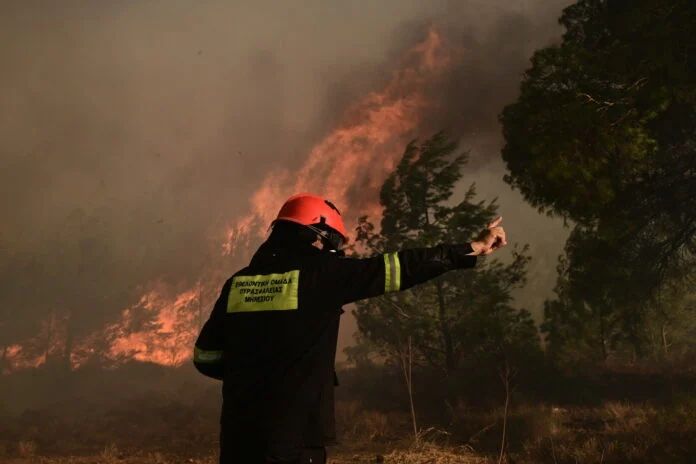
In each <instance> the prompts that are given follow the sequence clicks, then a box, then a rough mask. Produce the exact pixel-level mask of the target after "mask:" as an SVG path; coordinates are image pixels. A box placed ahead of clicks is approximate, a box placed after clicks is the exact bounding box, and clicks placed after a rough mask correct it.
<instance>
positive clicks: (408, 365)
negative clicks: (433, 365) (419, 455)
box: [399, 337, 418, 443]
mask: <svg viewBox="0 0 696 464" xmlns="http://www.w3.org/2000/svg"><path fill="white" fill-rule="evenodd" d="M399 357H400V358H401V359H400V361H401V370H402V372H403V374H404V382H405V383H406V391H407V392H408V403H409V406H410V408H411V424H412V425H413V439H414V441H415V442H416V443H418V421H417V420H416V406H415V403H414V401H413V344H412V343H411V337H408V351H407V352H406V353H404V352H403V350H400V353H399Z"/></svg>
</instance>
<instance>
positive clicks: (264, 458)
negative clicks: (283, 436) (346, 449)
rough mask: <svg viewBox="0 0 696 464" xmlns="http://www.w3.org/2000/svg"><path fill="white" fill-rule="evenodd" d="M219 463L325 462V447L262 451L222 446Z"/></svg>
mask: <svg viewBox="0 0 696 464" xmlns="http://www.w3.org/2000/svg"><path fill="white" fill-rule="evenodd" d="M220 464H326V449H325V448H304V449H302V450H300V451H299V456H298V453H297V452H290V451H289V452H286V453H279V452H277V451H276V452H264V451H262V450H259V449H249V448H247V447H244V448H242V447H241V446H240V447H230V446H223V447H221V448H220Z"/></svg>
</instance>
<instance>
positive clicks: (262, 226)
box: [10, 27, 451, 366]
mask: <svg viewBox="0 0 696 464" xmlns="http://www.w3.org/2000/svg"><path fill="white" fill-rule="evenodd" d="M450 61H451V56H450V55H449V54H448V53H447V50H445V48H444V46H443V41H442V38H441V36H440V35H439V34H438V32H437V30H436V29H435V28H434V27H431V28H430V29H429V30H428V32H427V35H426V37H425V40H423V41H422V42H421V43H419V44H418V45H416V46H415V47H413V48H412V49H411V50H409V52H408V53H407V54H406V56H405V57H404V60H403V63H402V66H401V68H400V69H398V70H396V71H394V72H393V73H392V78H391V80H390V82H389V83H388V85H387V86H386V88H385V89H384V90H383V91H382V92H372V93H370V94H368V95H366V96H364V97H363V98H362V99H360V100H359V101H357V102H356V103H354V104H353V105H351V106H350V107H349V108H348V109H347V110H346V112H345V114H344V116H343V118H342V123H341V124H340V125H339V127H337V128H336V129H335V130H334V131H333V132H331V133H330V134H328V135H327V136H326V137H325V138H324V139H323V140H321V141H320V142H319V143H317V144H316V145H315V146H314V148H313V149H312V150H311V151H310V153H309V155H308V157H307V159H306V161H305V163H304V165H303V166H302V167H300V168H299V169H297V170H292V169H283V170H278V171H274V172H270V173H269V174H268V175H267V177H266V178H265V180H264V181H263V184H262V185H261V186H260V187H259V189H258V190H257V191H256V192H255V193H253V194H252V195H251V199H250V212H249V214H248V215H246V216H245V217H243V218H241V219H239V220H237V221H236V222H235V224H234V225H230V226H228V227H227V231H226V234H225V239H224V244H223V254H224V255H234V256H237V257H239V256H240V255H241V254H242V253H243V252H244V250H245V249H246V248H248V247H249V245H250V243H251V241H252V240H254V239H258V238H262V237H264V236H265V234H266V232H267V228H268V225H269V224H270V222H271V221H272V220H273V218H274V216H275V214H276V213H277V211H278V209H279V208H280V205H281V204H282V203H283V202H284V201H285V199H287V198H288V197H289V196H291V195H292V194H295V193H301V192H311V193H316V194H319V195H322V196H325V197H326V198H329V199H330V200H331V201H333V202H334V203H335V204H336V205H337V206H338V207H339V209H340V210H341V211H342V212H344V211H346V212H349V213H348V214H344V217H345V219H346V222H347V226H348V229H349V230H351V229H352V227H351V226H353V225H354V223H355V221H356V219H357V217H359V216H360V215H363V214H368V215H370V216H371V217H373V218H375V217H379V216H380V215H381V208H380V206H379V203H378V195H377V192H378V190H379V187H380V186H381V184H382V182H383V181H384V179H385V178H386V176H387V175H388V174H389V173H390V172H391V171H392V170H393V169H394V166H395V163H396V162H397V161H398V159H399V157H400V156H401V155H402V153H403V150H404V146H405V143H406V142H407V141H408V140H409V139H410V138H413V137H414V136H415V135H416V134H415V132H416V129H417V128H418V127H419V124H420V123H421V122H422V119H423V117H424V116H425V114H426V110H428V109H429V102H428V101H427V98H426V97H425V89H426V85H427V83H428V82H431V81H432V80H434V79H436V78H437V76H438V75H439V74H440V73H441V72H442V71H444V70H446V69H447V67H448V66H449V64H450ZM355 192H358V193H355ZM351 197H353V198H356V197H359V198H360V199H361V200H360V201H361V203H360V204H355V203H356V202H355V201H354V202H353V204H350V203H351V201H350V200H351ZM199 285H200V284H197V285H196V286H194V287H193V288H192V289H190V290H187V291H184V292H179V293H176V294H175V296H173V297H167V296H166V295H167V294H168V289H167V288H166V286H163V285H162V284H157V285H154V286H153V287H152V288H151V289H150V290H149V291H148V292H146V293H145V294H144V295H143V296H142V298H141V299H140V301H139V302H138V304H136V305H134V306H133V307H131V308H127V309H125V310H124V311H123V312H122V315H121V320H120V321H118V323H116V324H113V325H111V326H109V327H107V328H106V329H104V331H103V332H101V333H102V334H108V338H109V339H110V340H111V342H110V358H111V359H118V358H119V357H130V358H131V359H132V358H134V359H137V360H140V361H150V362H156V363H161V364H166V365H178V364H180V363H182V362H184V361H185V360H187V359H189V358H190V355H191V351H192V346H193V342H194V340H195V337H196V335H197V333H198V330H199V324H200V320H199V318H200V306H201V298H200V295H199V291H198V288H199ZM209 311H210V306H209V305H208V306H207V307H206V308H205V315H204V317H207V315H208V313H209ZM143 317H144V318H145V319H147V321H146V322H142V321H141V322H138V321H137V319H138V318H143ZM20 351H21V348H19V347H11V351H10V353H11V354H12V353H14V354H15V355H18V354H19V352H20ZM76 351H78V350H76ZM82 351H83V352H86V353H87V354H89V349H86V348H84V347H83V349H82ZM41 362H42V361H41V360H39V361H38V363H39V364H40V363H41ZM80 362H81V361H80V359H73V363H74V365H79V364H80ZM22 364H23V365H25V366H31V365H36V361H33V364H32V362H29V360H25V361H24V362H23V363H22Z"/></svg>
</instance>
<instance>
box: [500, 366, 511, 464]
mask: <svg viewBox="0 0 696 464" xmlns="http://www.w3.org/2000/svg"><path fill="white" fill-rule="evenodd" d="M510 377H511V371H510V363H509V362H508V360H507V358H506V359H505V366H504V367H503V369H502V370H501V371H500V380H501V381H502V382H503V386H504V387H505V406H504V407H503V433H502V437H501V439H500V455H499V457H498V464H502V463H503V459H504V458H505V449H506V448H507V420H508V412H509V410H510V381H511V379H510Z"/></svg>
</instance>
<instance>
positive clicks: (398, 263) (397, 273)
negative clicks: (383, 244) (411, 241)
mask: <svg viewBox="0 0 696 464" xmlns="http://www.w3.org/2000/svg"><path fill="white" fill-rule="evenodd" d="M393 256H394V263H393V264H394V265H393V266H392V267H393V268H394V269H395V271H394V282H393V285H394V291H395V292H398V291H399V290H401V261H399V254H398V253H394V254H393Z"/></svg>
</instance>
